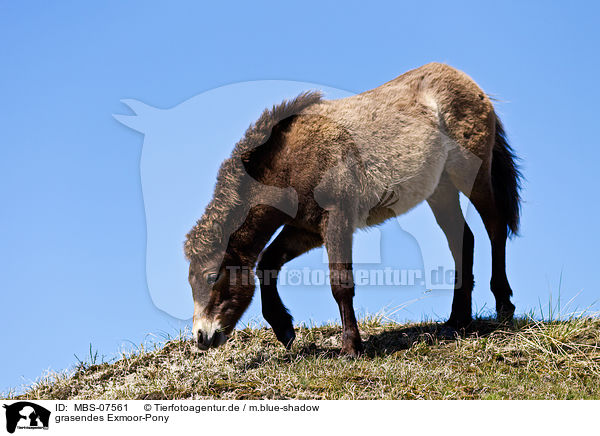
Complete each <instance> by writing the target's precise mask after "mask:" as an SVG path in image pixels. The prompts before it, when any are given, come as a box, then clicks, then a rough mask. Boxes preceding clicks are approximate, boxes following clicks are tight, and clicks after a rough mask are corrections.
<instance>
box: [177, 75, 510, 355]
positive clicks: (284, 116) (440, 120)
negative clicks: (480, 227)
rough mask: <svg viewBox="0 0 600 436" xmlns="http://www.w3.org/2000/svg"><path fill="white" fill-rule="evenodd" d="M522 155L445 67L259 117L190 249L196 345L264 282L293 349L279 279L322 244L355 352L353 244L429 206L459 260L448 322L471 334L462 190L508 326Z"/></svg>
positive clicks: (223, 326)
mask: <svg viewBox="0 0 600 436" xmlns="http://www.w3.org/2000/svg"><path fill="white" fill-rule="evenodd" d="M515 160H516V158H515V155H514V153H513V151H512V149H511V147H510V146H509V144H508V143H507V140H506V137H505V134H504V130H503V127H502V124H501V122H500V120H499V118H498V116H497V115H496V113H495V112H494V107H493V106H492V103H491V101H490V99H489V98H488V96H487V95H486V94H485V93H484V92H483V91H482V90H481V89H480V88H479V87H478V86H477V84H476V83H475V82H474V81H473V80H472V79H471V78H470V77H468V76H467V75H466V74H464V73H462V72H460V71H457V70H456V69H454V68H452V67H449V66H447V65H444V64H439V63H431V64H427V65H425V66H423V67H420V68H417V69H415V70H412V71H409V72H407V73H405V74H403V75H401V76H399V77H397V78H396V79H394V80H392V81H390V82H387V83H385V84H384V85H381V86H380V87H378V88H375V89H373V90H370V91H367V92H364V93H362V94H359V95H356V96H352V97H348V98H343V99H340V100H323V99H322V98H321V95H320V94H319V93H316V92H306V93H303V94H301V95H299V96H298V97H296V98H295V99H293V100H291V101H284V102H283V103H282V104H280V105H279V106H276V107H273V108H272V110H265V112H264V113H263V114H262V116H261V117H260V118H259V119H258V121H257V122H256V123H255V124H253V125H252V126H250V128H249V129H248V130H247V132H246V134H245V136H244V138H242V140H241V141H240V142H239V143H238V144H237V145H236V146H235V148H234V150H233V152H232V155H231V157H230V158H229V159H227V160H225V161H224V162H223V164H222V165H221V168H220V170H219V174H218V177H217V183H216V187H215V191H214V197H213V199H212V200H211V202H210V203H209V204H208V206H207V208H206V211H205V212H204V215H203V216H202V218H201V219H200V220H199V221H198V222H197V224H196V226H194V227H193V228H192V230H191V231H190V232H189V233H188V235H187V239H186V242H185V254H186V257H187V258H188V260H189V261H190V269H189V282H190V285H191V287H192V292H193V297H194V325H193V334H194V338H195V340H196V341H197V344H198V346H199V347H200V348H202V349H206V348H208V347H216V346H219V345H221V344H222V343H224V342H225V341H226V340H227V338H228V336H229V335H230V334H231V332H232V330H233V328H234V326H235V325H236V323H237V321H238V320H239V319H240V317H241V316H242V314H243V312H244V311H245V310H246V308H247V307H248V305H249V304H250V301H251V299H252V296H253V294H254V290H255V285H254V283H255V281H254V277H255V274H256V277H258V279H259V281H260V287H261V300H262V311H263V315H264V317H265V319H266V320H267V321H268V322H269V324H270V325H271V326H272V328H273V330H274V332H275V335H276V336H277V338H278V340H279V341H281V342H282V343H283V344H284V345H286V346H288V347H289V346H290V345H291V343H292V341H293V340H294V338H295V334H294V329H293V325H292V317H291V315H290V314H289V312H288V310H287V309H286V307H285V306H284V305H283V303H282V301H281V299H280V297H279V294H278V292H277V273H278V271H279V270H280V269H281V267H282V266H283V265H284V264H285V263H286V262H289V261H290V260H292V259H294V258H295V257H297V256H300V255H301V254H303V253H306V252H307V251H309V250H311V249H313V248H315V247H319V246H321V245H323V244H324V245H325V248H326V250H327V254H328V258H329V270H330V283H331V289H332V292H333V296H334V298H335V301H336V302H337V304H338V306H339V310H340V315H341V319H342V329H343V335H342V349H341V352H342V354H347V355H352V356H355V355H357V354H359V353H360V352H361V350H362V343H361V339H360V335H359V330H358V326H357V322H356V317H355V314H354V308H353V305H352V300H353V296H354V284H353V279H352V235H353V233H354V231H355V230H356V229H357V228H361V227H368V226H373V225H377V224H380V223H382V222H383V221H385V220H387V219H389V218H391V217H394V216H397V215H400V214H403V213H405V212H407V211H408V210H409V209H411V208H413V207H414V206H416V205H417V204H419V203H420V202H422V201H423V200H425V201H427V203H428V204H429V206H430V207H431V210H432V211H433V214H434V216H435V219H436V221H437V223H438V224H439V226H440V227H441V228H442V230H443V231H444V234H445V235H446V238H447V240H448V245H449V247H450V250H451V253H452V256H453V258H454V262H455V270H456V280H455V289H454V299H453V302H452V312H451V315H450V319H449V320H448V325H450V326H452V327H454V328H459V327H464V326H466V325H467V324H469V322H470V321H471V292H472V289H473V283H474V282H473V272H472V270H473V244H474V238H473V234H472V233H471V230H470V229H469V227H468V225H467V224H466V223H465V220H464V217H463V214H462V212H461V208H460V204H459V192H463V193H464V194H465V195H466V196H467V197H468V198H469V199H470V201H471V202H472V204H473V205H474V206H475V208H476V209H477V211H478V213H479V214H480V216H481V218H482V220H483V223H484V225H485V228H486V230H487V233H488V235H489V238H490V240H491V246H492V278H491V290H492V292H493V294H494V296H495V298H496V310H497V313H498V317H499V318H501V319H502V320H508V319H510V318H511V317H512V316H513V313H514V310H515V306H514V305H513V304H512V303H511V301H510V296H511V295H512V290H511V288H510V285H509V283H508V280H507V277H506V271H505V245H506V240H507V237H508V236H510V235H511V234H515V233H516V232H517V230H518V225H519V210H520V204H519V203H520V198H519V184H520V173H519V170H518V167H517V165H516V163H515ZM282 226H283V228H282V230H281V232H280V233H279V234H278V236H277V237H276V238H275V239H274V240H273V242H272V243H271V244H270V245H269V246H268V247H266V248H265V246H266V244H267V243H268V241H269V240H270V239H271V237H272V236H273V235H274V233H275V232H276V231H277V230H278V229H279V228H280V227H282ZM257 263H258V265H257ZM255 266H256V273H254V271H253V270H254V267H255Z"/></svg>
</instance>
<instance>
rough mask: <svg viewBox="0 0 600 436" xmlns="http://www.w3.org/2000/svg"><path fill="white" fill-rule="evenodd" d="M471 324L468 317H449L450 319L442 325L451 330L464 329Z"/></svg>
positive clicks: (470, 319)
mask: <svg viewBox="0 0 600 436" xmlns="http://www.w3.org/2000/svg"><path fill="white" fill-rule="evenodd" d="M471 322H473V318H471V317H470V316H469V317H454V316H450V319H449V320H448V321H446V322H445V323H444V326H445V327H450V328H453V329H457V330H459V329H464V328H466V327H468V326H469V325H470V324H471Z"/></svg>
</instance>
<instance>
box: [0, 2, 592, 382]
mask: <svg viewBox="0 0 600 436" xmlns="http://www.w3.org/2000/svg"><path fill="white" fill-rule="evenodd" d="M598 12H599V11H598V6H597V5H596V4H594V3H592V2H589V3H585V2H580V3H570V4H569V6H568V7H567V6H566V5H565V4H562V5H559V4H552V3H548V2H527V3H523V2H505V3H503V4H502V5H499V4H482V3H480V2H453V3H451V4H449V3H447V2H437V3H436V2H432V3H429V4H423V3H419V4H416V3H414V2H410V3H405V4H402V3H396V2H394V3H391V2H390V3H389V4H388V3H375V4H373V3H371V4H369V5H366V4H365V3H364V2H362V3H359V2H355V3H352V2H349V3H346V4H345V5H344V7H340V6H335V5H333V4H328V3H325V2H309V1H307V2H302V4H300V5H284V4H281V3H259V4H256V3H253V4H243V5H233V4H219V5H217V4H216V3H215V4H211V5H208V6H207V5H200V4H196V3H195V2H194V3H192V2H189V3H187V2H174V3H170V4H169V5H168V6H167V5H166V4H162V5H161V4H158V3H152V2H128V3H127V4H122V3H120V2H106V3H103V5H99V4H96V5H92V4H89V3H75V2H62V3H54V4H50V3H48V2H13V3H8V2H3V3H2V4H1V5H0V50H1V51H0V53H1V55H2V64H1V68H0V96H1V97H2V103H3V104H2V105H0V120H1V121H0V123H1V129H0V156H1V157H0V199H1V201H2V206H1V208H0V228H1V229H2V230H1V231H0V311H1V317H2V318H1V319H2V320H3V325H2V327H3V328H2V329H1V333H0V343H1V344H2V346H3V350H4V354H3V355H4V358H3V359H2V361H1V362H0V391H6V390H7V389H8V388H10V387H16V386H18V385H20V384H22V383H27V382H30V381H32V380H34V379H35V378H36V377H37V376H38V375H40V374H41V373H42V372H43V371H44V370H45V369H48V368H52V369H61V368H66V367H69V366H70V365H72V364H73V363H74V362H75V357H74V356H73V354H77V355H78V356H79V357H83V356H85V355H86V353H87V350H88V348H89V345H90V343H91V344H92V346H93V347H94V349H95V350H98V351H99V354H100V355H105V356H107V357H111V356H113V355H114V354H115V353H116V352H117V351H118V350H119V349H120V348H122V347H128V346H131V345H130V344H131V343H140V342H142V341H144V340H146V339H148V338H152V337H153V336H156V335H158V336H160V335H162V334H165V333H168V334H176V333H177V331H178V330H179V329H180V328H184V327H185V326H186V325H188V324H189V320H185V319H184V320H181V319H179V318H177V317H173V316H171V315H169V314H168V313H166V312H165V311H164V308H163V310H161V309H159V308H158V307H157V306H156V305H155V304H153V300H152V295H151V292H150V291H149V289H148V286H147V280H146V278H147V277H146V243H147V233H146V220H147V218H148V217H147V214H146V211H145V209H144V194H146V193H145V192H143V190H142V177H141V174H140V160H141V159H142V155H143V152H142V150H143V146H146V145H147V144H146V143H145V138H144V136H143V135H142V134H140V133H139V132H136V131H134V130H132V129H130V128H128V127H126V126H124V125H122V124H120V123H119V122H118V121H117V120H115V119H114V118H113V116H112V114H129V113H130V112H129V111H128V109H127V108H126V107H125V106H124V105H123V103H121V102H120V100H122V99H136V100H139V101H142V102H145V103H146V104H148V105H151V106H153V107H157V108H162V109H169V108H176V107H180V105H182V104H183V103H184V102H186V101H188V100H190V99H192V100H190V101H202V100H201V99H200V100H193V99H194V98H201V97H197V96H202V95H205V94H204V93H205V92H206V91H209V90H213V89H215V88H219V87H223V86H225V85H231V84H235V83H238V82H247V81H257V80H266V79H269V80H278V81H281V80H283V81H292V82H304V83H311V84H318V85H320V86H322V87H329V88H331V89H336V90H343V91H345V92H349V93H357V92H361V91H364V90H367V89H370V88H373V87H376V86H378V85H380V84H382V83H383V82H385V81H387V80H390V79H392V78H394V77H395V76H397V75H399V74H401V73H403V72H405V71H407V70H409V69H411V68H414V67H418V66H420V65H422V64H425V63H427V62H430V61H441V62H447V63H449V64H451V65H453V66H455V67H457V68H459V69H462V70H464V71H465V72H467V73H468V74H469V75H471V77H473V78H474V79H475V80H476V81H477V82H478V83H479V84H480V85H481V87H482V88H483V89H484V90H485V91H486V92H488V93H490V94H493V95H495V96H497V97H498V98H499V99H500V101H499V102H498V103H497V110H498V112H499V114H500V116H501V117H502V119H503V121H504V123H505V126H506V129H507V132H508V134H509V137H510V140H511V142H512V144H513V145H514V147H515V149H516V151H517V153H518V154H519V155H520V156H521V157H522V158H523V171H524V174H525V176H526V178H527V181H526V183H525V189H524V192H523V197H524V199H525V203H524V205H523V222H522V237H520V238H517V239H515V240H514V241H512V242H511V243H510V244H509V248H508V274H509V278H510V280H511V283H512V285H513V289H514V290H515V296H514V302H515V303H516V305H517V311H518V312H520V313H523V312H528V311H529V310H532V309H536V308H538V306H539V303H540V302H541V303H542V305H544V306H545V305H547V303H548V300H549V296H550V293H552V295H553V298H554V299H556V298H557V297H558V290H559V280H560V277H561V275H562V283H561V284H560V293H561V298H562V300H563V302H566V301H568V300H569V299H571V298H574V302H573V303H572V305H571V308H572V309H575V308H576V307H579V308H585V307H587V306H589V305H591V304H593V303H594V302H595V301H596V300H597V299H598V298H599V297H600V292H599V291H598V286H597V282H596V278H595V274H596V271H597V270H598V268H597V264H596V259H597V255H596V252H595V250H596V249H597V247H598V243H599V242H600V241H599V237H598V231H597V229H596V221H597V220H596V216H597V214H598V212H599V207H598V205H597V202H596V199H597V198H598V194H597V187H598V182H597V180H596V177H597V164H598V161H599V159H598V158H599V157H600V147H599V145H600V144H599V143H598V142H599V141H598V139H597V134H596V131H595V130H596V124H597V116H598V108H597V107H598V106H597V102H598V100H599V97H600V95H599V88H598V85H597V77H598V56H597V47H598V44H599V42H600V41H599V39H600V38H599V36H600V35H599V32H598V26H597V22H596V21H597V17H598ZM257 89H259V88H256V87H248V88H246V91H245V92H242V93H240V94H239V96H237V97H239V101H240V106H241V107H240V108H239V109H238V110H236V111H235V114H236V115H235V117H234V116H231V117H223V118H222V119H220V120H218V121H216V122H215V124H214V125H213V126H212V127H213V129H214V132H222V134H221V135H220V136H219V138H221V139H219V140H218V141H216V142H215V143H214V144H213V143H211V144H210V146H206V162H205V163H203V165H204V166H203V167H202V169H203V171H208V173H207V174H209V175H210V171H209V170H210V169H212V171H214V172H216V168H217V167H218V162H219V161H220V160H221V159H222V158H223V157H224V156H226V155H227V154H228V153H229V150H230V149H231V147H232V146H233V142H235V140H236V139H237V137H238V136H239V135H241V132H243V129H244V128H245V126H247V124H248V123H249V122H251V121H252V120H253V119H255V118H256V117H257V116H258V114H259V112H260V109H261V108H262V107H265V106H267V105H270V104H272V103H275V102H276V101H275V100H276V99H278V98H280V96H281V97H291V96H293V93H295V92H296V89H295V85H293V84H289V82H288V85H285V86H281V87H279V88H276V89H275V88H273V89H271V90H270V91H265V92H264V93H258V94H257V93H256V92H255V91H256V90H257ZM292 91H293V92H292ZM288 92H291V93H292V94H291V95H288V94H287V93H288ZM340 92H342V91H340ZM235 97H236V96H233V97H230V101H232V102H235ZM202 134H203V135H210V134H211V133H210V132H207V131H205V130H203V131H202ZM224 138H231V144H225V143H223V144H221V143H220V142H219V141H224ZM217 143H218V144H217ZM203 186H204V185H203ZM206 192H210V189H208V190H200V191H199V194H198V198H197V206H196V207H197V208H198V216H199V214H200V213H201V212H202V207H203V205H204V204H206V202H207V201H208V200H209V198H207V195H208V194H206ZM467 215H468V217H469V221H470V222H471V225H472V228H473V230H474V233H475V235H476V253H475V256H476V261H475V262H476V265H475V275H476V281H477V286H476V289H475V293H474V302H475V303H474V309H476V310H482V311H485V310H487V308H489V307H493V299H492V297H491V294H490V292H489V289H488V286H487V283H488V281H489V261H490V259H489V254H488V251H489V243H488V242H487V240H486V239H485V237H484V231H483V226H482V225H481V223H480V221H479V220H478V217H477V216H476V215H475V214H474V213H473V212H472V211H470V212H468V214H467ZM428 219H431V217H430V216H429V215H428V212H427V211H426V208H418V209H417V210H415V211H414V212H413V213H411V214H409V216H407V217H405V220H404V221H402V220H401V221H400V224H398V223H391V224H389V225H386V226H384V227H383V228H382V229H381V232H382V235H384V238H383V240H384V241H385V244H386V245H385V253H387V254H386V259H394V261H395V262H397V263H401V264H402V265H403V267H404V266H405V265H406V268H412V267H413V266H416V267H419V265H420V262H421V253H420V248H422V246H423V244H426V245H428V246H433V247H434V246H436V245H435V244H438V246H439V247H440V248H439V249H440V250H447V249H446V246H445V243H444V240H443V236H441V234H440V233H439V230H438V229H437V228H436V227H435V226H434V225H433V224H432V225H431V226H430V228H431V234H430V238H429V239H427V240H426V241H424V242H421V241H420V245H419V244H417V243H416V241H415V239H414V238H413V237H411V236H410V235H408V234H407V233H406V232H403V231H402V230H400V227H399V226H402V228H403V229H405V228H407V227H410V226H411V222H412V223H413V224H414V223H415V222H417V223H418V224H420V226H417V227H419V228H420V229H421V231H423V229H425V228H426V226H424V225H423V224H426V223H428V221H427V220H428ZM411 220H412V221H411ZM183 236H184V235H182V236H181V239H183ZM361 237H362V236H361ZM367 239H368V238H367ZM365 243H366V242H365ZM420 246H421V247H420ZM382 247H383V245H382ZM382 250H384V248H382ZM320 262H321V254H320V252H319V251H315V252H313V253H310V254H309V255H308V256H306V257H305V258H302V259H299V260H298V261H296V262H295V263H294V264H293V265H292V267H296V268H303V267H305V266H311V265H316V264H319V263H320ZM179 292H180V291H179V290H178V291H176V292H174V297H173V300H174V302H173V305H174V306H173V307H175V309H172V310H170V311H175V312H177V313H185V309H182V308H185V307H188V306H189V305H190V304H191V297H190V296H189V295H185V296H184V294H183V293H182V294H180V293H179ZM282 294H283V298H284V299H285V302H286V303H287V305H288V307H289V308H290V309H291V311H292V313H293V314H294V316H295V318H296V320H297V321H298V322H300V321H307V322H309V321H313V322H317V323H319V322H322V321H325V320H328V319H334V318H336V317H337V307H336V305H335V302H334V301H333V298H332V297H331V295H330V293H329V291H328V290H327V288H326V287H319V286H313V287H300V288H298V287H296V288H292V287H290V288H286V289H284V290H283V291H282ZM450 298H451V297H450V295H449V294H448V293H444V292H438V293H435V292H434V293H424V292H423V290H422V289H421V290H419V289H402V290H399V291H394V290H392V289H379V288H370V287H365V288H363V289H360V288H359V289H358V290H357V301H356V308H357V310H358V311H359V312H361V313H367V312H370V313H373V312H377V311H378V310H380V309H381V308H382V307H383V306H386V305H387V306H389V307H397V306H400V305H402V304H403V303H406V302H409V301H412V300H414V299H418V300H419V301H418V302H416V303H412V304H409V305H408V306H406V308H404V309H403V310H400V311H399V312H398V313H397V314H396V315H397V316H398V318H399V319H402V320H421V319H423V318H430V319H437V320H442V319H444V317H445V316H447V314H448V311H449V307H450ZM189 310H190V311H191V307H190V309H189ZM178 311H181V312H178ZM538 312H539V310H538ZM259 314H260V307H259V306H258V305H257V304H253V306H252V307H251V309H250V311H249V313H248V314H247V316H246V317H245V318H244V321H247V320H249V319H257V320H260V319H261V318H260V315H259Z"/></svg>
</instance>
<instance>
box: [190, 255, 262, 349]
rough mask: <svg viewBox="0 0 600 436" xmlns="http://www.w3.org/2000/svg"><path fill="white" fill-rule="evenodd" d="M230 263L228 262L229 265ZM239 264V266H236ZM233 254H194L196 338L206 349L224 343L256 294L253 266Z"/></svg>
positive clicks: (191, 262)
mask: <svg viewBox="0 0 600 436" xmlns="http://www.w3.org/2000/svg"><path fill="white" fill-rule="evenodd" d="M226 265H227V266H226ZM234 265H235V266H234ZM237 265H240V262H236V261H235V260H234V259H233V258H229V256H227V255H226V256H225V259H224V261H222V262H219V261H218V260H217V259H214V258H211V257H208V258H192V259H191V260H190V272H189V282H190V286H191V287H192V295H193V297H194V324H193V327H192V332H193V337H194V341H195V342H196V343H197V345H198V348H200V349H202V350H206V349H208V348H210V347H218V346H219V345H222V344H224V343H225V342H226V341H227V339H228V338H229V336H230V335H231V332H232V331H233V328H234V327H235V325H236V323H237V322H238V321H239V319H240V318H241V317H242V314H243V313H244V312H245V311H246V309H247V308H248V306H249V305H250V302H251V301H252V295H253V294H254V288H255V286H254V277H253V275H252V271H251V270H250V269H242V268H241V267H239V266H237Z"/></svg>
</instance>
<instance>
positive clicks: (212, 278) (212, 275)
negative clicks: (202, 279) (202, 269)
mask: <svg viewBox="0 0 600 436" xmlns="http://www.w3.org/2000/svg"><path fill="white" fill-rule="evenodd" d="M218 278H219V274H217V273H210V274H207V275H206V283H208V284H209V285H214V284H215V283H216V281H217V279H218Z"/></svg>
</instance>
